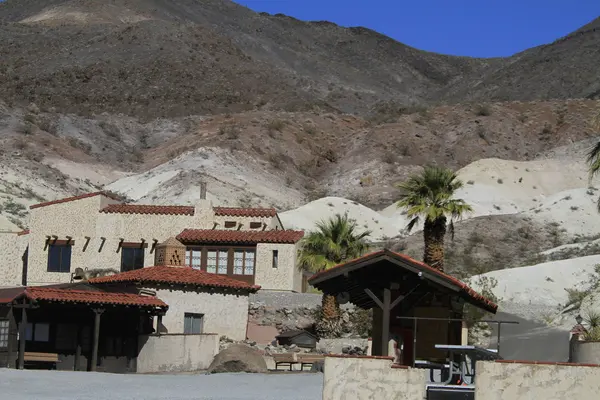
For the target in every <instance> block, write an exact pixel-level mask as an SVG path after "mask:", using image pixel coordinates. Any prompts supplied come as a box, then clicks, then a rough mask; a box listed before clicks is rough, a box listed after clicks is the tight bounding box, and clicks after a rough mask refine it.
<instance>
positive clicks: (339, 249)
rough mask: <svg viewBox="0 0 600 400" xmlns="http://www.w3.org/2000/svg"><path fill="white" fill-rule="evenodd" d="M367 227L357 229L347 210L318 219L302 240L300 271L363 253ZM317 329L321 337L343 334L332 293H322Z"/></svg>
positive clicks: (319, 268) (321, 267)
mask: <svg viewBox="0 0 600 400" xmlns="http://www.w3.org/2000/svg"><path fill="white" fill-rule="evenodd" d="M370 233H371V232H370V231H364V232H358V229H357V225H356V222H354V221H352V220H350V219H349V218H348V214H344V215H340V214H336V215H335V216H334V217H332V218H330V219H329V220H327V221H321V222H319V223H317V230H316V231H314V232H311V233H309V234H308V235H307V236H306V237H305V238H304V239H303V241H302V244H301V248H300V254H299V258H298V266H299V268H300V269H301V270H302V271H308V272H312V273H317V272H321V271H325V270H327V269H329V268H331V267H334V266H336V265H337V264H340V263H342V262H344V261H348V260H351V259H354V258H357V257H360V256H361V255H363V254H365V253H366V252H367V251H368V250H369V245H368V243H367V241H366V239H367V236H369V235H370ZM316 331H317V334H318V335H319V336H320V337H323V338H331V337H339V336H340V335H341V334H342V321H341V311H340V305H339V303H338V302H337V299H336V298H335V297H334V296H330V295H327V294H324V295H323V299H322V307H321V312H320V316H319V320H318V321H317V323H316Z"/></svg>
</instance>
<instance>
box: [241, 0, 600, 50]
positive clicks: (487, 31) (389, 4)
mask: <svg viewBox="0 0 600 400" xmlns="http://www.w3.org/2000/svg"><path fill="white" fill-rule="evenodd" d="M235 1H236V2H237V3H240V4H243V5H245V6H247V7H249V8H251V9H253V10H255V11H266V12H268V13H271V14H275V13H283V14H286V15H290V16H293V17H296V18H298V19H302V20H328V21H332V22H335V23H337V24H339V25H343V26H364V27H367V28H371V29H374V30H376V31H378V32H381V33H383V34H385V35H388V36H391V37H393V38H394V39H396V40H398V41H400V42H403V43H405V44H408V45H410V46H413V47H417V48H419V49H423V50H428V51H435V52H438V53H445V54H454V55H463V56H473V57H496V56H508V55H512V54H514V53H517V52H519V51H522V50H525V49H527V48H529V47H534V46H538V45H540V44H544V43H548V42H551V41H553V40H554V39H557V38H559V37H561V36H564V35H566V34H567V33H569V32H572V31H574V30H576V29H578V28H579V27H581V26H582V25H584V24H586V23H588V22H590V21H591V20H593V19H594V18H596V17H598V16H600V0H235Z"/></svg>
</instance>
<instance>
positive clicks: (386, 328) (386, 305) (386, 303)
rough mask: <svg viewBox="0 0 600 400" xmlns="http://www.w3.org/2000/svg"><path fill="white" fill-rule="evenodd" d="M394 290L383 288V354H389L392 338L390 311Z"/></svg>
mask: <svg viewBox="0 0 600 400" xmlns="http://www.w3.org/2000/svg"><path fill="white" fill-rule="evenodd" d="M391 300H392V292H391V290H390V289H387V288H386V289H383V307H381V311H382V312H383V316H382V323H381V325H382V327H381V355H383V356H388V355H389V354H388V349H389V343H388V342H389V340H390V311H391V307H390V306H391Z"/></svg>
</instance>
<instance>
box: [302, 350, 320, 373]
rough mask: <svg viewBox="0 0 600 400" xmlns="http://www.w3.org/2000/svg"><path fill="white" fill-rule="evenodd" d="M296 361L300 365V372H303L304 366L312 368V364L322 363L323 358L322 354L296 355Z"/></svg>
mask: <svg viewBox="0 0 600 400" xmlns="http://www.w3.org/2000/svg"><path fill="white" fill-rule="evenodd" d="M297 359H298V362H299V363H300V370H301V371H303V370H304V366H305V365H308V366H310V367H312V365H313V364H314V363H316V362H318V361H324V360H325V356H324V355H322V354H311V353H300V354H298V357H297Z"/></svg>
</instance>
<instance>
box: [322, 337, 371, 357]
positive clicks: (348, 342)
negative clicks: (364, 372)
mask: <svg viewBox="0 0 600 400" xmlns="http://www.w3.org/2000/svg"><path fill="white" fill-rule="evenodd" d="M367 343H368V339H365V338H343V339H320V340H319V341H318V342H317V350H318V351H319V352H321V353H325V354H349V353H354V352H357V349H360V351H361V352H365V353H366V349H367Z"/></svg>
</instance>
